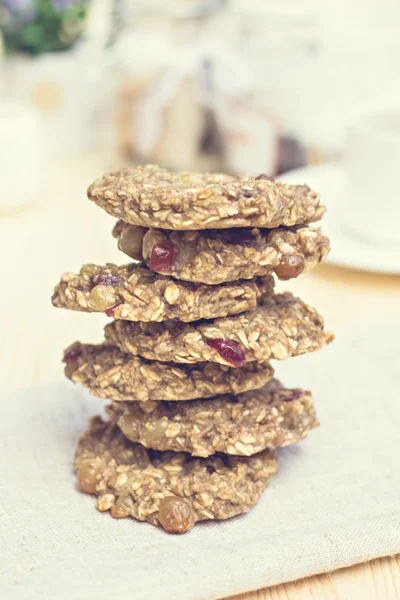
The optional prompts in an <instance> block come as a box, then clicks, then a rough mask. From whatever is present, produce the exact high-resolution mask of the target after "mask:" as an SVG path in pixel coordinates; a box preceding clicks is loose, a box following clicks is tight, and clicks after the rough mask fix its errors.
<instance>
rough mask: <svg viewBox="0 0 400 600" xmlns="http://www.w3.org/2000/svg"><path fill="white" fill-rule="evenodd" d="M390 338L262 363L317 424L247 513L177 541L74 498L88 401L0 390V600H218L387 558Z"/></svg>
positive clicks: (70, 390)
mask: <svg viewBox="0 0 400 600" xmlns="http://www.w3.org/2000/svg"><path fill="white" fill-rule="evenodd" d="M399 339H400V330H399V329H397V330H395V329H394V328H393V327H391V326H390V325H388V326H387V327H385V328H383V329H381V328H375V329H374V330H373V329H371V327H369V328H368V330H367V329H365V330H362V331H360V330H358V331H356V330H353V331H347V332H345V331H342V332H339V333H338V335H337V340H336V342H335V343H334V344H332V346H330V347H329V348H327V349H326V350H324V351H322V352H320V353H317V354H314V355H309V356H304V357H300V358H296V359H293V360H289V361H287V362H285V363H275V368H276V371H277V376H278V377H281V378H282V380H283V381H284V382H285V383H286V384H287V385H302V386H304V387H309V388H311V389H312V390H313V392H314V396H315V401H316V405H317V409H318V415H319V417H320V420H321V423H322V424H321V427H320V428H319V429H317V430H315V431H313V432H312V433H311V435H310V437H309V438H308V439H307V440H305V441H304V442H301V443H300V444H298V445H296V446H294V447H292V448H288V449H285V450H283V451H282V452H281V453H280V455H281V467H280V471H279V473H278V474H277V476H276V477H275V478H274V479H273V482H272V483H271V485H270V486H269V487H268V488H267V490H266V492H265V493H264V496H263V497H262V499H261V501H260V502H259V504H258V505H257V506H256V508H255V509H254V510H253V511H252V512H251V513H249V514H248V515H247V516H244V517H240V518H236V519H232V520H231V521H229V522H224V523H205V524H203V525H198V526H196V527H195V528H194V529H193V530H192V531H191V532H190V533H188V534H187V535H184V536H170V535H167V534H165V533H164V532H163V531H161V530H158V529H156V528H154V527H152V526H150V525H147V524H143V523H137V522H135V521H133V520H129V519H121V520H113V519H111V518H110V517H109V516H108V515H107V514H101V513H99V512H97V511H96V510H95V508H94V499H93V498H92V497H90V496H85V495H82V494H80V493H79V492H78V491H77V489H76V487H75V476H74V474H73V471H72V466H71V465H72V460H73V453H74V450H75V446H76V443H77V439H78V436H79V434H80V433H81V432H82V431H83V429H84V428H85V427H86V426H87V420H88V416H89V415H90V414H95V413H96V412H99V410H100V407H101V406H102V402H101V401H100V400H97V399H94V398H93V399H90V400H88V399H87V398H86V397H85V396H84V395H83V394H81V393H80V392H79V391H78V389H76V388H74V387H73V386H72V385H71V384H69V383H68V382H62V383H57V384H52V385H46V386H40V387H35V388H31V389H27V390H24V391H13V392H3V393H2V396H1V408H2V413H1V420H0V457H1V458H0V481H1V493H0V597H1V598H7V600H16V599H18V600H19V599H27V598H29V600H39V599H40V600H43V599H47V598H57V600H81V599H82V600H86V599H89V598H91V597H94V598H96V600H98V599H107V600H108V599H112V598H121V599H123V600H124V599H125V598H130V599H132V598H134V599H138V600H147V599H149V600H150V599H151V600H163V599H174V600H200V599H210V598H220V597H223V596H227V595H231V594H234V593H238V592H243V591H245V590H250V589H255V588H259V587H262V586H267V585H272V584H277V583H280V582H284V581H289V580H293V579H297V578H299V577H304V576H307V575H312V574H315V573H320V572H323V571H330V570H332V569H337V568H338V567H343V566H346V565H351V564H354V563H358V562H362V561H365V560H368V559H371V558H374V557H377V556H384V555H388V554H394V553H397V552H400V468H399V456H400V435H399V423H400V397H399V387H400V381H399V372H400V368H399V367H400V365H399V351H398V340H399Z"/></svg>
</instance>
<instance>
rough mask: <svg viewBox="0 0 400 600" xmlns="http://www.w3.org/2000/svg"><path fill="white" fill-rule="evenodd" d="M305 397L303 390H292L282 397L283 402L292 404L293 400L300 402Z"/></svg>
mask: <svg viewBox="0 0 400 600" xmlns="http://www.w3.org/2000/svg"><path fill="white" fill-rule="evenodd" d="M302 395H303V392H302V391H301V390H290V391H289V392H288V393H287V394H285V395H284V396H282V400H283V401H284V402H292V401H293V400H298V399H299V398H300V397H301V396H302Z"/></svg>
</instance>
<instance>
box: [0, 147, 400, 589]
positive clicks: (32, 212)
mask: <svg viewBox="0 0 400 600" xmlns="http://www.w3.org/2000/svg"><path fill="white" fill-rule="evenodd" d="M115 165H116V160H115V158H114V157H112V156H104V155H102V156H99V155H85V156H81V157H78V158H76V157H75V158H73V159H69V160H64V161H63V162H62V163H57V164H55V165H54V167H53V168H52V169H51V172H49V176H48V180H47V181H46V182H45V184H44V186H43V193H42V195H41V198H40V199H37V200H36V201H35V202H34V203H33V204H32V205H30V206H29V207H27V208H24V209H20V210H16V209H15V210H13V211H10V210H9V211H5V210H4V211H3V212H2V213H1V212H0V251H1V257H2V258H1V282H2V285H1V292H0V311H1V315H2V320H1V325H0V335H1V340H2V347H3V351H2V360H1V361H0V386H2V387H4V386H6V387H17V386H18V387H20V386H28V385H31V384H34V383H39V382H44V381H49V380H52V379H57V378H61V377H62V376H63V372H62V365H61V362H60V357H61V353H62V349H63V348H65V347H66V346H68V345H69V344H70V343H71V342H72V341H74V340H76V339H78V338H79V339H80V340H82V341H89V342H96V341H99V340H100V338H101V333H102V325H103V324H104V322H105V317H104V316H103V315H100V314H91V315H88V314H85V313H74V312H72V311H60V310H57V309H55V308H53V307H52V306H51V304H50V295H51V292H52V288H53V287H54V285H55V284H56V283H57V282H58V279H59V276H60V274H61V273H62V272H64V271H68V270H70V271H75V270H78V269H79V268H80V266H81V264H82V263H86V262H90V263H97V262H99V263H101V262H105V261H109V262H113V261H115V262H120V263H121V262H122V261H123V260H124V258H123V256H122V255H121V254H120V253H119V252H118V250H117V249H116V244H115V241H114V240H113V238H112V237H111V228H112V225H113V219H112V218H110V217H109V216H108V215H107V214H106V213H105V212H104V211H102V210H100V209H98V208H97V207H95V205H94V204H93V203H91V202H89V201H87V200H86V199H85V190H86V187H87V185H88V184H89V183H90V182H91V181H92V180H93V179H94V178H95V177H97V176H98V175H99V174H101V173H102V172H103V171H105V170H108V169H109V168H113V167H114V166H115ZM21 176H23V173H21ZM0 211H1V209H0ZM280 287H281V288H282V284H280ZM284 287H285V288H286V289H290V290H292V291H293V292H295V293H296V294H298V295H299V296H301V297H302V298H303V299H304V300H305V301H307V302H309V303H310V304H312V305H314V306H316V307H317V308H318V309H319V310H320V311H321V313H322V314H323V315H324V317H325V321H326V323H327V325H328V327H329V328H330V329H332V330H335V329H337V328H339V327H340V326H342V325H345V324H346V323H357V322H361V323H364V324H365V325H366V326H367V324H368V321H371V320H376V319H377V318H379V316H380V315H393V318H395V319H398V320H399V321H400V311H399V299H400V277H390V276H383V275H374V274H369V273H362V272H358V271H351V270H345V269H341V268H337V267H333V266H330V265H321V266H320V267H319V268H318V269H316V270H315V271H314V272H313V273H310V274H306V275H304V276H303V277H300V278H299V279H298V280H296V281H294V282H289V283H287V284H286V285H285V286H284ZM288 598H289V599H292V598H294V599H296V600H306V599H307V600H311V599H315V600H317V599H318V600H320V599H324V600H325V599H326V600H330V599H335V600H337V599H340V600H344V599H346V600H347V599H349V600H352V599H353V598H362V599H363V600H369V599H371V600H392V599H400V557H397V558H396V557H392V558H383V559H379V560H375V561H372V562H370V563H366V564H363V565H357V566H354V567H351V568H347V569H343V570H339V571H336V572H334V573H331V574H323V575H318V576H314V577H310V578H307V579H304V580H302V581H297V582H293V583H288V584H284V585H280V586H277V587H273V588H267V589H264V590H259V591H257V592H251V593H247V594H244V595H240V596H237V597H236V599H237V600H239V599H240V600H256V599H257V600H267V599H268V600H286V599H288Z"/></svg>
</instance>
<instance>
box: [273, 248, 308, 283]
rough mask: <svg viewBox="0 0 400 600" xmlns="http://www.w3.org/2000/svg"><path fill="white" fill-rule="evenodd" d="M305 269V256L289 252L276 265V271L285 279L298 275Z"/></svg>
mask: <svg viewBox="0 0 400 600" xmlns="http://www.w3.org/2000/svg"><path fill="white" fill-rule="evenodd" d="M303 269H304V258H303V257H302V256H300V255H299V254H289V256H286V257H285V258H284V259H283V261H282V262H281V263H280V264H279V265H278V266H277V267H275V273H276V275H277V276H278V277H279V279H283V280H284V281H286V280H288V279H293V278H294V277H298V276H299V275H300V273H301V272H302V271H303Z"/></svg>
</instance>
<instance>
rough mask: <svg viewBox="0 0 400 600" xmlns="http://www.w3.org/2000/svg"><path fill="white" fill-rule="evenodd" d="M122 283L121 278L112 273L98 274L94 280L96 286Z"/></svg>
mask: <svg viewBox="0 0 400 600" xmlns="http://www.w3.org/2000/svg"><path fill="white" fill-rule="evenodd" d="M122 282H123V278H122V277H120V276H119V275H113V274H112V273H100V274H99V275H98V276H97V277H96V278H95V283H96V285H118V284H119V283H122Z"/></svg>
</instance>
